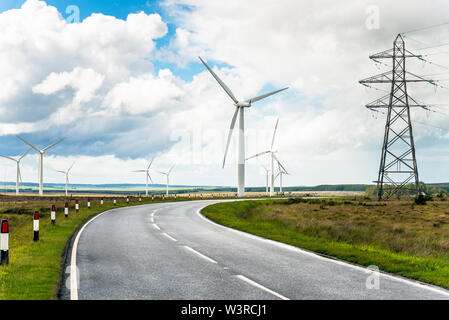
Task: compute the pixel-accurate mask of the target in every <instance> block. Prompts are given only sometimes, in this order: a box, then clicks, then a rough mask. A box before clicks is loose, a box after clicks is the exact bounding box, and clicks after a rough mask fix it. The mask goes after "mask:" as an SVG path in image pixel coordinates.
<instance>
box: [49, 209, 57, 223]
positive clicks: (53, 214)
mask: <svg viewBox="0 0 449 320" xmlns="http://www.w3.org/2000/svg"><path fill="white" fill-rule="evenodd" d="M50 218H51V224H52V225H54V224H55V223H56V206H55V205H54V204H52V205H51V215H50Z"/></svg>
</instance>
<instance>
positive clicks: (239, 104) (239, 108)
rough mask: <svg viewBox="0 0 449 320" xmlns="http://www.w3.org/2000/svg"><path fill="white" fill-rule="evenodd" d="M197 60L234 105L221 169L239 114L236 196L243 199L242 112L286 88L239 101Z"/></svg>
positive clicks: (243, 130)
mask: <svg viewBox="0 0 449 320" xmlns="http://www.w3.org/2000/svg"><path fill="white" fill-rule="evenodd" d="M199 58H200V60H201V62H202V63H203V64H204V65H205V66H206V68H207V70H209V72H210V73H211V74H212V76H213V77H214V78H215V80H217V82H218V83H219V85H220V86H221V87H222V88H223V90H224V91H225V92H226V93H227V94H228V96H229V97H230V98H231V99H232V101H234V105H235V112H234V116H233V117H232V120H231V126H230V127H229V134H228V140H227V143H226V149H225V153H224V158H223V168H224V166H225V163H226V155H227V153H228V148H229V143H230V141H231V137H232V132H233V130H234V125H235V121H236V119H237V114H239V142H238V160H237V172H238V175H237V180H238V191H237V195H238V196H239V197H243V196H245V117H244V110H245V108H249V107H251V105H252V104H253V103H254V102H257V101H259V100H262V99H264V98H266V97H269V96H271V95H273V94H276V93H278V92H281V91H283V90H286V89H288V88H283V89H280V90H276V91H273V92H270V93H266V94H263V95H260V96H257V97H254V98H251V99H249V100H246V101H239V100H237V98H236V97H235V96H234V94H233V93H232V91H231V90H230V89H229V88H228V87H227V86H226V84H224V82H223V81H221V79H220V78H219V77H218V76H217V75H216V74H215V72H213V71H212V69H211V68H209V66H208V65H207V64H206V62H204V61H203V59H201V57H199Z"/></svg>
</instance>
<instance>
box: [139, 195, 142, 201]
mask: <svg viewBox="0 0 449 320" xmlns="http://www.w3.org/2000/svg"><path fill="white" fill-rule="evenodd" d="M139 202H142V196H141V195H140V194H139Z"/></svg>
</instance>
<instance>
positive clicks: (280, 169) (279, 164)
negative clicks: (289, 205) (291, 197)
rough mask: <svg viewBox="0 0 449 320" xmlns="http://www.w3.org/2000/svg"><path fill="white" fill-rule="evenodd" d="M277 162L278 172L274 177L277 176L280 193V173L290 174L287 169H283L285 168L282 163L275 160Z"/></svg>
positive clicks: (280, 191)
mask: <svg viewBox="0 0 449 320" xmlns="http://www.w3.org/2000/svg"><path fill="white" fill-rule="evenodd" d="M276 161H277V164H278V170H279V172H278V174H277V175H276V178H277V177H278V176H279V193H282V175H283V174H287V175H290V173H288V172H287V170H285V168H284V167H283V166H282V164H281V163H280V162H279V161H278V160H277V158H276Z"/></svg>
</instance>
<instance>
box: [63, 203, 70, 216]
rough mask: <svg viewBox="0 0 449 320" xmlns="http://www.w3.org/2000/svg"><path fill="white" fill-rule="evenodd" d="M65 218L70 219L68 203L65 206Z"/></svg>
mask: <svg viewBox="0 0 449 320" xmlns="http://www.w3.org/2000/svg"><path fill="white" fill-rule="evenodd" d="M64 217H66V218H68V217H69V203H68V202H66V203H65V205H64Z"/></svg>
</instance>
